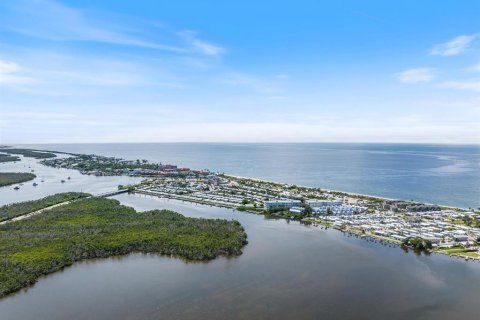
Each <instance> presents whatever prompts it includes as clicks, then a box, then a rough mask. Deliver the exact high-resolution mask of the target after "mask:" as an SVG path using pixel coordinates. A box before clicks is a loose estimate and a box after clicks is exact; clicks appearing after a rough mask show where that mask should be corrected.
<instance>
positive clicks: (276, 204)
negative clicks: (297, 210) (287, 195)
mask: <svg viewBox="0 0 480 320" xmlns="http://www.w3.org/2000/svg"><path fill="white" fill-rule="evenodd" d="M301 204H302V202H301V201H300V200H272V201H265V202H264V203H263V207H264V208H265V209H266V210H272V209H279V208H285V209H289V208H291V207H299V206H300V205H301Z"/></svg>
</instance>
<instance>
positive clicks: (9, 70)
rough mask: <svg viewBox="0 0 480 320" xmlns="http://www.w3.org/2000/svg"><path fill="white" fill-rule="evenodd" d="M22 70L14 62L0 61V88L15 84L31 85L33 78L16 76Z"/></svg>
mask: <svg viewBox="0 0 480 320" xmlns="http://www.w3.org/2000/svg"><path fill="white" fill-rule="evenodd" d="M21 70H22V68H21V67H20V65H18V64H17V63H15V62H12V61H5V60H0V86H2V85H15V84H31V83H34V82H36V80H35V79H34V78H31V77H27V76H25V75H21V74H18V73H19V72H20V71H21Z"/></svg>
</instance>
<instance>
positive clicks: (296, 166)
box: [22, 143, 480, 208]
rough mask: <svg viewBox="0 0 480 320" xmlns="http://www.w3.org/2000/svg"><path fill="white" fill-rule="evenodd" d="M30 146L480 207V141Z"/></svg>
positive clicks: (389, 196) (369, 193)
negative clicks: (454, 143)
mask: <svg viewBox="0 0 480 320" xmlns="http://www.w3.org/2000/svg"><path fill="white" fill-rule="evenodd" d="M22 146H23V147H29V148H38V149H47V150H55V151H64V152H72V153H86V154H92V153H94V154H99V155H105V156H115V157H121V158H125V159H147V160H149V161H153V162H162V163H171V164H177V165H179V166H185V167H190V168H193V169H210V170H213V171H218V172H222V173H227V174H231V175H238V176H244V177H251V178H259V179H265V180H271V181H277V182H284V183H291V184H297V185H302V186H310V187H320V188H325V189H332V190H339V191H346V192H354V193H361V194H368V195H374V196H382V197H387V198H395V199H403V200H416V201H421V202H427V203H435V204H440V205H448V206H456V207H462V208H470V207H471V208H478V207H480V145H432V144H338V143H269V144H265V143H258V144H252V143H245V144H243V143H135V144H134V143H111V144H103V143H100V144H44V145H40V144H35V145H22Z"/></svg>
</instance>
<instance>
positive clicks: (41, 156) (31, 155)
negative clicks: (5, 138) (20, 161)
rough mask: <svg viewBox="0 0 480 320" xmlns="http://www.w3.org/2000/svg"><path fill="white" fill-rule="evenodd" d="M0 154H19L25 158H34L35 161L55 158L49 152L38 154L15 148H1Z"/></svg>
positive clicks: (29, 150) (33, 151) (30, 150)
mask: <svg viewBox="0 0 480 320" xmlns="http://www.w3.org/2000/svg"><path fill="white" fill-rule="evenodd" d="M0 151H1V152H4V153H8V154H20V155H22V156H24V157H27V158H35V159H47V158H55V157H56V155H55V154H54V153H50V152H38V151H36V150H32V149H15V148H1V149H0Z"/></svg>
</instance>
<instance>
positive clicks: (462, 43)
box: [429, 34, 478, 56]
mask: <svg viewBox="0 0 480 320" xmlns="http://www.w3.org/2000/svg"><path fill="white" fill-rule="evenodd" d="M477 38H478V35H477V34H473V35H462V36H458V37H456V38H454V39H452V40H450V41H448V42H445V43H441V44H438V45H436V46H434V47H433V48H432V49H430V51H429V53H430V54H431V55H438V56H455V55H458V54H461V53H463V52H465V51H466V50H467V49H468V48H469V47H470V45H471V44H472V42H473V41H474V40H476V39H477Z"/></svg>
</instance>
